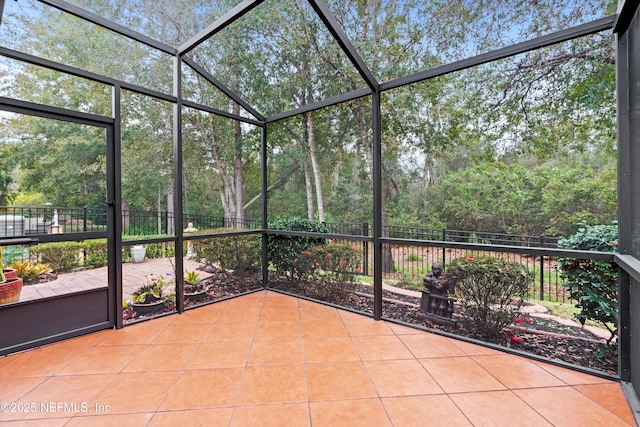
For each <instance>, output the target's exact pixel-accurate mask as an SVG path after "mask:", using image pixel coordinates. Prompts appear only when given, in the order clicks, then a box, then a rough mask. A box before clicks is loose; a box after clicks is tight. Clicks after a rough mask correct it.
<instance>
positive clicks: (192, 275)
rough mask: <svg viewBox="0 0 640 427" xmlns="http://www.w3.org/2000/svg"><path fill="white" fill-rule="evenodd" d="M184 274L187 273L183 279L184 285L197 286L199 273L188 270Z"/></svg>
mask: <svg viewBox="0 0 640 427" xmlns="http://www.w3.org/2000/svg"><path fill="white" fill-rule="evenodd" d="M185 273H187V275H186V276H185V277H184V283H187V284H189V285H191V286H198V284H199V283H200V273H197V272H195V271H189V270H186V271H185Z"/></svg>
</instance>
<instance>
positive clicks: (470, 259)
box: [465, 255, 473, 261]
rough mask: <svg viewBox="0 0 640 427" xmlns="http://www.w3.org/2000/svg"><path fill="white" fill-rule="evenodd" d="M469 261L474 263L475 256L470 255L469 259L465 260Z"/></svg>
mask: <svg viewBox="0 0 640 427" xmlns="http://www.w3.org/2000/svg"><path fill="white" fill-rule="evenodd" d="M465 259H466V260H467V261H473V255H469V256H468V257H467V258H465Z"/></svg>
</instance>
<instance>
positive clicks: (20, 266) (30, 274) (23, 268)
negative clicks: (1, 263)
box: [10, 259, 51, 283]
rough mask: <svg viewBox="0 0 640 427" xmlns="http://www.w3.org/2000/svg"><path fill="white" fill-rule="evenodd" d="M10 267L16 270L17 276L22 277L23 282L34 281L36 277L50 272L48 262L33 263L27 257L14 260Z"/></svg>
mask: <svg viewBox="0 0 640 427" xmlns="http://www.w3.org/2000/svg"><path fill="white" fill-rule="evenodd" d="M10 267H11V268H13V269H15V270H16V274H17V275H18V277H20V278H22V279H23V280H24V282H25V283H28V282H34V281H36V280H37V279H38V277H40V276H43V275H47V274H49V273H51V269H50V268H49V264H42V263H34V262H31V260H29V259H27V260H24V261H15V262H13V263H11V265H10Z"/></svg>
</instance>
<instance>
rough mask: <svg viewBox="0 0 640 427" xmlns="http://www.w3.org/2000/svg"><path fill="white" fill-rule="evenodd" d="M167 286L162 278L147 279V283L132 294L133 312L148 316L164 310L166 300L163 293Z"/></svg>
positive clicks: (152, 277)
mask: <svg viewBox="0 0 640 427" xmlns="http://www.w3.org/2000/svg"><path fill="white" fill-rule="evenodd" d="M166 284H167V283H166V282H165V281H164V280H163V279H162V277H160V276H155V277H154V276H151V278H149V277H147V283H145V284H144V285H142V286H140V287H139V288H138V289H136V290H135V291H134V292H133V293H132V294H131V307H132V308H133V311H135V312H136V313H138V314H148V313H153V312H154V311H158V310H161V309H163V308H164V306H165V298H164V296H163V295H162V292H163V289H164V287H165V286H166Z"/></svg>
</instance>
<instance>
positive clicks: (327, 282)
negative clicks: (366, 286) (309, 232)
mask: <svg viewBox="0 0 640 427" xmlns="http://www.w3.org/2000/svg"><path fill="white" fill-rule="evenodd" d="M361 260H362V255H361V254H360V252H359V251H358V250H356V249H353V248H352V247H351V246H349V245H332V244H329V245H326V246H315V247H313V248H309V249H307V250H306V251H304V252H302V253H301V254H300V255H299V256H298V258H296V259H294V264H296V266H297V269H298V271H299V273H300V275H301V278H302V279H304V280H308V281H310V282H313V283H314V284H315V291H316V293H317V294H318V296H319V297H321V298H325V299H342V298H345V297H346V296H347V295H348V294H349V293H351V292H353V291H354V290H355V288H356V283H355V282H356V274H357V273H360V272H361V269H360V262H361Z"/></svg>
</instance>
